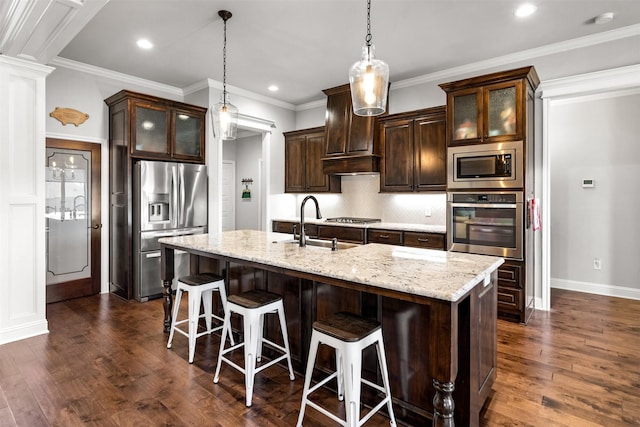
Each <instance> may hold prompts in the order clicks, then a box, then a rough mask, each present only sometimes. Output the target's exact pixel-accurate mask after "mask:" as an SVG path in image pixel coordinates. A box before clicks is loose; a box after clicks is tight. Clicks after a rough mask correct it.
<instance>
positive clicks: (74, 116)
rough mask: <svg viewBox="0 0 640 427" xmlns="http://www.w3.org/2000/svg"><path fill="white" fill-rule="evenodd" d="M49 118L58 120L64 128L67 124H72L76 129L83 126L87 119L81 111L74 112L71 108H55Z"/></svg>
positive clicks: (87, 116) (86, 115) (85, 114)
mask: <svg viewBox="0 0 640 427" xmlns="http://www.w3.org/2000/svg"><path fill="white" fill-rule="evenodd" d="M49 116H51V117H53V118H54V119H56V120H58V121H59V122H60V123H62V124H63V125H64V126H66V125H68V124H69V123H72V124H74V125H75V126H76V127H78V126H79V125H81V124H83V123H84V122H85V121H87V119H88V118H89V115H88V114H87V113H83V112H82V111H78V110H74V109H73V108H60V107H56V109H55V110H53V111H52V112H51V113H49Z"/></svg>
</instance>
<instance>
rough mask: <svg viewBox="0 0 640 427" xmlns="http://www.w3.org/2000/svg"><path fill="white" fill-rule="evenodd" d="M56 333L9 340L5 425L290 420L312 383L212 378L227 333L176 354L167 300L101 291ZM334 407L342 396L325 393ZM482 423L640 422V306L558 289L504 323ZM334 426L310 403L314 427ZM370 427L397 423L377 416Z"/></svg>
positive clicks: (56, 315)
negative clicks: (250, 391)
mask: <svg viewBox="0 0 640 427" xmlns="http://www.w3.org/2000/svg"><path fill="white" fill-rule="evenodd" d="M47 319H48V321H49V329H50V331H51V332H50V333H49V334H48V335H41V336H37V337H34V338H29V339H26V340H22V341H18V342H15V343H9V344H5V345H2V346H0V426H29V427H36V426H80V425H82V426H84V425H93V426H142V425H145V426H147V425H149V426H192V425H197V426H224V427H227V426H233V427H235V426H287V425H289V426H292V425H295V422H296V420H297V416H298V410H299V405H300V398H301V390H302V384H303V378H302V377H301V376H298V377H297V378H296V380H295V381H293V382H291V381H289V378H288V375H287V373H286V371H285V370H284V369H280V368H278V367H275V368H271V369H267V370H266V371H264V372H263V373H261V374H260V375H259V376H258V378H257V379H256V386H255V392H254V398H253V406H252V407H251V408H247V407H246V406H245V405H244V385H243V381H242V377H241V375H240V374H239V373H237V372H236V371H234V370H232V369H231V368H229V367H228V366H226V365H225V366H224V367H223V370H222V373H221V379H220V383H219V384H217V385H215V384H213V381H212V378H213V372H214V370H215V363H216V362H215V358H216V354H217V350H218V344H219V337H217V336H210V337H203V338H201V339H200V340H199V341H198V345H197V348H196V357H195V361H194V363H193V364H192V365H190V364H189V363H187V353H188V351H187V342H186V338H184V337H182V336H181V335H177V336H176V337H175V338H174V346H173V349H171V350H167V349H166V339H167V336H166V335H165V334H164V333H163V332H162V303H161V301H160V300H156V301H150V302H147V303H143V304H140V303H137V302H126V301H123V300H121V299H119V298H117V297H114V296H112V295H98V296H93V297H86V298H81V299H76V300H71V301H66V302H60V303H55V304H50V305H48V306H47ZM326 397H327V400H326V401H327V402H331V401H333V400H334V399H333V397H332V396H330V395H329V393H327V396H326ZM481 415H482V420H481V424H482V425H483V426H637V425H640V301H633V300H623V299H617V298H608V297H603V296H597V295H590V294H582V293H576V292H568V291H560V290H553V291H552V311H551V312H549V313H545V312H540V311H538V312H536V313H535V314H534V316H533V318H532V320H531V322H530V323H529V325H528V326H526V327H525V326H522V325H518V324H513V323H509V322H504V321H499V322H498V379H497V382H496V384H495V386H494V391H493V393H492V395H491V397H490V399H489V400H488V401H487V404H486V405H485V408H484V410H483V412H482V414H481ZM326 425H332V424H331V423H330V420H328V419H327V418H325V417H323V416H321V415H319V414H318V413H317V412H316V411H315V410H313V409H308V410H307V416H306V417H305V426H306V427H307V426H308V427H311V426H326ZM366 425H367V426H388V425H389V424H388V420H387V419H386V418H384V417H383V416H382V415H378V414H376V415H375V416H374V417H373V418H372V419H371V420H370V421H369V422H368V423H367V424H366Z"/></svg>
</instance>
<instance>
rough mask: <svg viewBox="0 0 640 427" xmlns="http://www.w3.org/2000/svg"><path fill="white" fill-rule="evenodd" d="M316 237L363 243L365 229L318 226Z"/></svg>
mask: <svg viewBox="0 0 640 427" xmlns="http://www.w3.org/2000/svg"><path fill="white" fill-rule="evenodd" d="M318 237H319V238H320V239H333V238H336V239H338V240H340V241H341V242H350V243H359V244H364V243H365V229H364V228H359V227H340V226H334V225H319V226H318Z"/></svg>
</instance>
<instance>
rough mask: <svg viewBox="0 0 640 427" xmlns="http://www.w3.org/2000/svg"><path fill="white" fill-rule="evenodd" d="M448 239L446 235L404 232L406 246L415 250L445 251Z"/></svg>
mask: <svg viewBox="0 0 640 427" xmlns="http://www.w3.org/2000/svg"><path fill="white" fill-rule="evenodd" d="M446 240H447V239H446V238H445V235H444V234H438V233H422V232H415V231H405V232H404V245H405V246H413V247H415V248H425V249H439V250H445V242H446Z"/></svg>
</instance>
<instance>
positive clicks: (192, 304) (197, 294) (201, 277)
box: [167, 273, 233, 363]
mask: <svg viewBox="0 0 640 427" xmlns="http://www.w3.org/2000/svg"><path fill="white" fill-rule="evenodd" d="M213 291H218V293H219V294H220V300H221V302H222V308H223V309H224V311H225V313H226V312H227V293H226V290H225V288H224V278H222V277H220V276H218V275H216V274H213V273H203V274H195V275H192V276H184V277H180V278H179V279H178V284H177V287H176V299H175V301H174V308H173V317H172V321H171V330H170V332H169V341H168V342H167V348H171V345H172V343H173V334H174V332H179V333H181V334H182V335H184V336H185V337H187V338H188V339H189V363H193V357H194V355H195V352H196V339H198V338H199V337H201V336H203V335H207V334H210V333H212V332H215V331H219V330H220V329H222V325H220V326H216V327H212V322H211V319H214V318H215V319H217V320H219V321H220V322H224V319H223V318H222V317H219V316H217V315H216V314H214V313H213V311H212V297H213ZM184 292H188V293H189V308H188V312H189V313H188V316H187V318H185V319H182V320H178V311H179V310H180V300H181V299H182V294H183V293H184ZM201 300H202V303H203V306H204V314H200V301H201ZM201 318H204V319H205V324H206V327H207V328H206V330H205V331H203V332H198V322H199V320H200V319H201ZM187 322H188V323H189V329H188V331H185V330H183V329H181V328H179V327H178V325H181V324H183V323H187ZM231 339H232V340H233V337H231ZM232 342H233V341H232Z"/></svg>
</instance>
